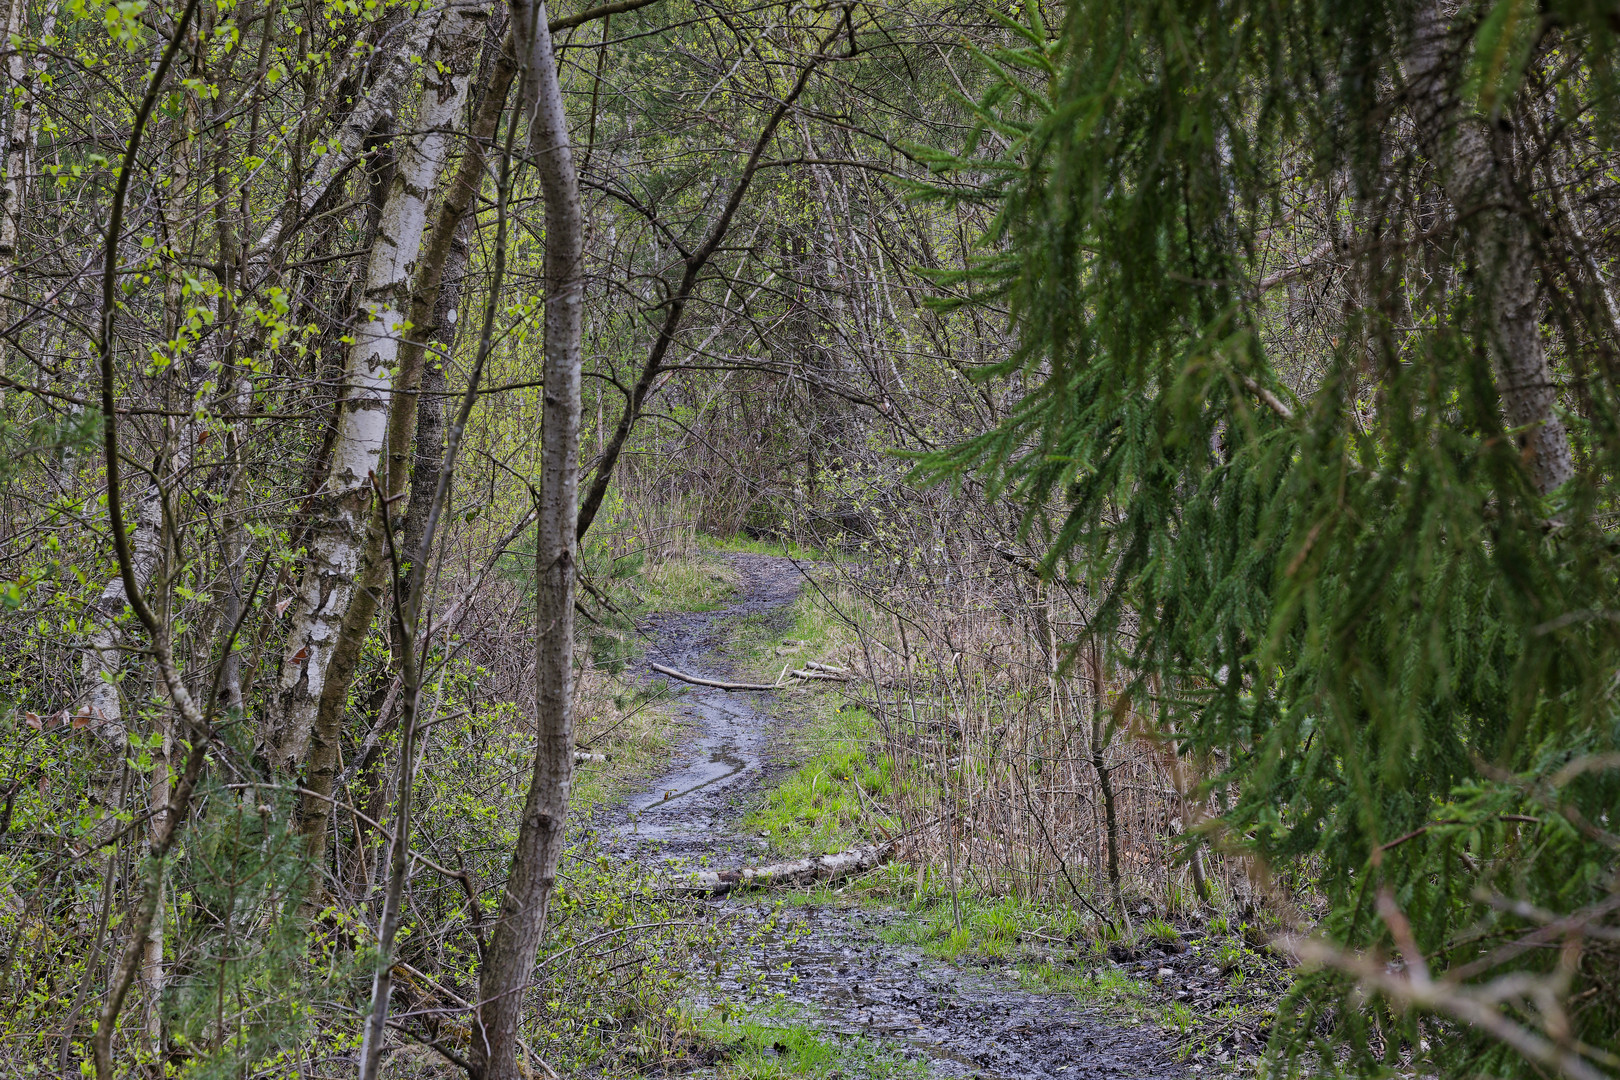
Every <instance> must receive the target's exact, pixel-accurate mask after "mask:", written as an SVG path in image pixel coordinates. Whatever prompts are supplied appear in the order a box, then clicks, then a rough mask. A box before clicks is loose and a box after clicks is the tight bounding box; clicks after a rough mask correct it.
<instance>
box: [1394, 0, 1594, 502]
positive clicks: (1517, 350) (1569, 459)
mask: <svg viewBox="0 0 1620 1080" xmlns="http://www.w3.org/2000/svg"><path fill="white" fill-rule="evenodd" d="M1451 30H1452V27H1451V22H1450V20H1449V19H1448V18H1447V16H1446V14H1445V10H1444V5H1443V4H1442V3H1441V2H1440V0H1426V2H1425V3H1424V4H1423V6H1422V7H1421V8H1419V10H1418V13H1417V17H1416V19H1415V20H1414V25H1413V37H1412V45H1411V49H1410V51H1409V52H1408V54H1407V58H1406V79H1407V90H1408V93H1409V95H1410V97H1411V105H1412V114H1413V119H1414V120H1415V121H1416V123H1417V127H1418V131H1419V133H1420V134H1421V136H1422V138H1423V141H1424V143H1425V144H1426V146H1427V147H1428V151H1429V153H1430V155H1431V156H1432V158H1433V159H1434V163H1435V167H1436V169H1437V171H1438V173H1439V176H1440V184H1441V186H1442V187H1443V188H1444V189H1445V192H1446V198H1448V199H1449V200H1450V201H1451V204H1452V206H1454V207H1455V208H1456V210H1457V212H1458V213H1459V214H1460V215H1463V217H1464V222H1463V233H1464V236H1465V237H1466V238H1467V240H1468V243H1469V248H1470V254H1471V256H1472V258H1473V262H1474V266H1475V269H1476V270H1477V272H1478V274H1479V278H1480V285H1481V287H1482V290H1483V293H1484V296H1483V300H1484V303H1483V308H1484V312H1483V319H1484V323H1485V332H1486V336H1487V342H1488V344H1489V346H1490V350H1491V356H1492V359H1493V360H1494V361H1495V364H1496V376H1497V393H1498V394H1499V395H1500V396H1501V398H1502V411H1503V412H1504V413H1505V414H1506V416H1507V422H1508V425H1509V426H1510V427H1513V428H1518V429H1520V430H1521V432H1522V434H1521V435H1520V439H1521V444H1522V446H1523V449H1524V452H1525V467H1526V470H1527V471H1528V473H1529V476H1530V480H1531V482H1532V483H1533V484H1534V485H1535V487H1536V490H1537V491H1539V492H1540V493H1541V494H1543V495H1545V494H1547V493H1549V492H1551V491H1553V490H1554V489H1555V488H1557V487H1558V486H1559V485H1561V484H1563V483H1564V481H1566V480H1568V479H1569V478H1570V477H1572V476H1574V475H1575V459H1574V456H1573V454H1572V453H1571V451H1570V445H1569V434H1568V432H1567V431H1565V429H1564V421H1563V419H1562V418H1561V417H1559V415H1558V412H1557V407H1558V388H1557V386H1556V385H1555V384H1554V383H1553V379H1552V373H1551V371H1550V370H1549V369H1548V366H1547V352H1546V347H1545V345H1544V344H1543V342H1542V339H1541V321H1540V315H1539V312H1540V302H1539V290H1538V287H1537V281H1536V251H1535V241H1534V238H1533V236H1532V234H1531V231H1530V225H1529V223H1528V222H1527V221H1526V220H1525V215H1524V213H1523V212H1522V211H1523V200H1522V199H1521V198H1520V197H1519V194H1518V190H1517V187H1516V185H1515V184H1514V178H1513V160H1512V147H1511V144H1510V143H1509V142H1508V141H1507V140H1506V139H1505V138H1504V137H1502V136H1501V133H1500V132H1498V131H1496V130H1495V126H1494V125H1492V124H1491V123H1490V122H1489V121H1488V120H1487V119H1486V118H1485V117H1483V116H1480V115H1477V114H1475V113H1472V112H1470V111H1469V110H1468V109H1467V108H1466V107H1465V106H1464V105H1463V104H1462V103H1461V102H1460V101H1459V100H1458V97H1457V93H1456V90H1455V88H1454V87H1453V86H1452V84H1451V81H1450V80H1448V79H1447V74H1448V71H1449V69H1451V68H1452V67H1454V65H1455V61H1456V60H1457V58H1458V50H1456V49H1453V48H1450V47H1448V45H1449V43H1448V38H1450V37H1451V36H1452V35H1451Z"/></svg>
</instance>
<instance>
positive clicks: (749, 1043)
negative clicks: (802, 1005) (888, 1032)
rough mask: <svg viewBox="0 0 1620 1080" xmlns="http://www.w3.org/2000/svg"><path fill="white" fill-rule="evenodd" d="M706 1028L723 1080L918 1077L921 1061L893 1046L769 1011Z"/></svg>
mask: <svg viewBox="0 0 1620 1080" xmlns="http://www.w3.org/2000/svg"><path fill="white" fill-rule="evenodd" d="M706 1034H708V1035H709V1037H710V1038H712V1039H714V1041H715V1042H716V1043H718V1044H719V1045H720V1046H721V1047H723V1048H724V1050H725V1053H726V1059H725V1061H724V1062H723V1063H722V1064H721V1065H720V1066H719V1067H718V1068H717V1069H716V1072H715V1074H716V1075H717V1076H721V1077H726V1078H728V1080H776V1078H777V1077H788V1076H793V1077H833V1076H844V1077H860V1078H863V1080H899V1078H903V1077H906V1078H909V1077H921V1076H923V1075H924V1074H925V1073H926V1072H927V1069H926V1067H925V1066H924V1065H923V1064H922V1062H920V1061H911V1060H907V1059H906V1058H905V1057H904V1056H903V1055H901V1054H900V1053H898V1052H896V1051H895V1050H893V1049H890V1048H888V1047H885V1046H882V1045H880V1044H878V1043H876V1042H874V1041H872V1040H871V1039H867V1038H864V1037H860V1036H854V1037H850V1036H839V1035H829V1034H826V1033H823V1032H818V1031H816V1030H815V1028H814V1027H812V1026H811V1025H809V1024H806V1023H796V1022H792V1021H791V1020H788V1019H787V1018H782V1019H781V1020H780V1022H777V1021H776V1019H775V1018H772V1017H769V1016H748V1017H744V1018H742V1019H741V1020H738V1021H736V1022H732V1023H727V1022H725V1019H724V1018H721V1019H720V1021H719V1022H718V1023H715V1022H714V1021H713V1020H712V1019H711V1022H710V1024H709V1025H708V1026H707V1029H706Z"/></svg>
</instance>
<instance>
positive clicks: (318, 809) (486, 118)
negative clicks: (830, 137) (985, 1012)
mask: <svg viewBox="0 0 1620 1080" xmlns="http://www.w3.org/2000/svg"><path fill="white" fill-rule="evenodd" d="M487 14H488V12H487V10H486V11H480V12H479V13H478V14H477V16H476V17H477V18H478V19H480V20H481V19H483V18H484V17H486V16H487ZM468 18H469V19H470V18H471V16H469V17H468ZM459 40H461V41H462V45H461V52H462V54H463V55H462V57H461V58H460V59H459V60H458V61H457V65H456V67H457V68H458V69H460V70H461V71H462V72H463V74H461V75H458V76H457V78H459V79H460V84H461V87H462V92H463V93H464V92H465V88H466V83H467V77H468V74H469V73H470V71H471V60H472V56H473V53H474V49H473V47H472V46H473V41H472V39H471V38H470V37H466V36H464V35H462V36H460V37H459ZM515 72H516V64H515V62H514V61H513V60H512V59H511V57H510V56H509V54H508V53H507V51H506V50H505V49H504V48H503V49H502V51H501V53H500V55H499V57H498V58H497V60H496V64H495V67H494V71H493V75H492V78H491V83H490V87H489V90H488V92H487V93H486V94H485V96H484V100H483V102H482V103H481V104H480V106H479V109H478V115H477V116H476V117H475V118H474V120H473V124H472V131H471V138H469V140H468V142H467V150H466V153H465V154H464V156H463V157H462V161H461V166H460V168H459V169H458V171H457V173H456V178H455V181H454V183H453V184H452V185H451V188H450V192H449V194H448V196H447V197H446V199H445V201H444V206H443V207H442V208H441V210H440V213H439V216H438V219H437V220H436V221H435V222H434V226H433V232H432V234H431V235H430V236H429V238H428V241H427V244H426V246H425V248H424V250H423V258H422V263H421V268H420V270H419V271H418V272H417V275H416V280H415V283H414V285H413V287H412V289H411V295H410V304H409V312H410V314H409V322H410V324H411V325H412V326H414V327H420V328H422V330H423V331H426V330H427V327H428V325H429V322H430V320H431V318H432V313H433V312H434V310H435V309H436V308H437V306H438V296H439V292H440V288H441V283H442V281H443V270H444V268H445V266H446V264H447V263H448V261H449V259H450V256H451V252H452V250H453V241H454V238H455V236H456V234H457V232H458V231H459V230H460V226H461V223H462V221H464V220H469V217H468V215H469V213H470V211H471V209H472V207H473V203H474V200H475V199H476V198H477V195H478V191H479V188H480V187H481V186H482V183H483V175H484V154H483V147H484V145H485V144H486V143H487V142H488V141H489V140H490V139H492V138H493V137H494V134H495V129H496V127H497V125H498V124H499V122H500V116H501V112H502V111H503V109H504V106H505V102H506V94H507V89H508V87H509V85H510V83H511V80H512V77H513V75H514V74H515ZM410 167H411V163H410V161H409V160H407V162H406V168H407V169H408V168H410ZM463 267H465V263H463ZM458 288H459V285H458ZM425 355H426V342H425V340H424V336H423V334H421V333H417V334H411V335H409V336H407V337H405V340H404V342H403V343H402V344H400V345H399V346H398V352H397V355H396V356H394V357H391V358H390V366H397V368H398V370H397V373H396V376H395V383H394V393H393V394H392V397H393V408H392V410H391V411H390V414H389V416H388V418H387V436H386V450H387V453H386V455H383V456H382V460H383V461H385V462H386V463H387V464H386V467H385V468H384V470H383V474H384V475H383V478H382V484H383V490H384V492H385V493H386V495H387V497H388V500H389V503H390V505H392V504H393V503H394V502H395V501H396V500H398V499H399V498H400V496H401V495H403V494H404V492H405V486H406V482H407V479H408V476H407V472H406V469H405V462H406V461H407V460H408V458H407V452H408V450H409V448H410V443H411V435H412V432H413V429H414V428H415V427H416V426H417V423H416V421H417V410H418V407H419V406H418V402H419V399H420V393H419V390H420V386H421V380H422V374H423V367H424V357H425ZM441 382H442V377H441ZM440 409H441V412H440V415H441V416H442V405H440ZM441 430H442V424H441ZM374 467H375V466H374ZM423 479H424V480H425V479H426V478H425V477H424V478H423ZM436 489H437V475H436V470H435V476H434V478H433V480H432V481H431V482H427V483H418V484H417V485H416V492H417V494H413V497H412V505H413V506H414V505H415V503H416V499H417V497H418V496H419V497H420V498H421V500H422V508H421V509H422V514H423V517H422V520H421V521H420V522H418V523H417V533H416V535H415V536H414V537H411V538H410V540H411V542H410V543H408V544H407V546H405V547H404V549H403V550H404V551H405V552H407V553H414V552H416V551H417V550H419V547H418V545H419V544H420V542H421V539H422V535H423V531H424V530H425V529H426V525H427V516H428V510H429V509H430V508H431V505H432V503H433V500H434V496H435V492H436ZM385 516H386V515H385V513H384V508H382V507H373V508H372V513H371V514H370V515H369V521H368V524H367V530H366V535H365V538H364V548H363V550H362V551H361V552H360V558H359V564H360V571H359V575H358V582H357V584H358V588H357V589H354V591H353V593H352V596H351V597H350V599H349V600H348V603H347V607H346V608H345V609H344V610H343V614H342V621H341V623H340V624H339V626H338V627H337V634H336V640H335V644H334V648H333V649H332V653H331V656H330V657H329V660H330V663H329V665H328V668H327V670H326V671H325V672H324V678H323V684H324V685H323V687H322V691H321V694H320V695H319V697H317V698H316V699H315V712H314V716H313V725H312V733H313V745H312V747H311V750H310V755H309V767H308V769H307V770H306V772H305V777H304V787H305V789H306V790H307V792H308V793H307V794H306V795H305V796H304V797H303V800H302V804H301V806H300V809H299V821H300V823H301V824H300V828H301V830H302V832H303V834H304V837H305V839H306V841H307V842H308V844H309V845H310V850H311V851H315V852H318V851H320V850H321V849H322V848H323V847H324V845H325V838H326V828H327V823H328V821H330V819H331V815H332V801H331V798H330V796H331V794H332V789H333V783H334V780H335V779H336V776H337V768H338V740H339V738H340V736H341V734H342V727H343V707H344V703H345V702H346V700H347V699H348V692H349V684H350V683H351V682H352V680H353V678H354V668H355V664H356V663H358V662H359V659H360V652H361V650H362V648H363V647H364V645H365V640H366V635H367V634H369V633H370V630H371V624H372V620H373V619H374V618H375V617H376V613H377V607H378V604H379V603H380V602H381V598H382V593H383V589H384V588H385V587H386V584H387V581H388V576H389V565H388V559H387V544H386V539H387V538H386V535H385V533H384V529H385V528H386V526H385V523H384V519H385ZM407 557H409V556H407ZM402 599H403V598H402ZM396 644H397V643H396Z"/></svg>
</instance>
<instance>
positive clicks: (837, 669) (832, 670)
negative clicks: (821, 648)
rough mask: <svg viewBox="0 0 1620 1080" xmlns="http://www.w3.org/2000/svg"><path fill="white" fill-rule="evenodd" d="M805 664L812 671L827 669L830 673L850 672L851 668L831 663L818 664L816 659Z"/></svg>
mask: <svg viewBox="0 0 1620 1080" xmlns="http://www.w3.org/2000/svg"><path fill="white" fill-rule="evenodd" d="M804 666H805V667H806V668H807V669H808V670H810V671H825V672H826V673H827V674H829V675H848V674H849V668H841V667H834V666H833V665H831V664H818V663H816V662H815V661H814V660H808V661H806V662H805V665H804Z"/></svg>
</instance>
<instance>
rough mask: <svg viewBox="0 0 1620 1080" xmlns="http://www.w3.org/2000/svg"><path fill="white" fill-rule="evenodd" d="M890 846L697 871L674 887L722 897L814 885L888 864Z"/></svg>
mask: <svg viewBox="0 0 1620 1080" xmlns="http://www.w3.org/2000/svg"><path fill="white" fill-rule="evenodd" d="M893 853H894V843H893V842H888V843H882V844H868V845H866V846H864V847H858V848H851V849H850V850H848V851H840V852H838V853H836V854H833V855H813V856H811V857H810V858H808V859H794V860H792V861H791V862H782V863H772V864H770V865H769V866H744V867H739V868H737V869H735V870H699V871H697V872H695V873H692V874H690V875H687V876H686V877H685V878H683V879H681V880H678V881H676V882H675V883H674V885H675V888H676V889H677V890H678V891H680V892H684V893H700V894H702V895H704V896H723V895H724V894H726V893H729V892H732V891H734V890H736V889H747V888H764V887H766V886H782V885H786V886H797V885H814V884H818V883H821V882H829V881H839V880H842V879H844V878H848V877H853V876H855V875H856V874H864V873H866V871H868V870H873V869H876V868H877V867H879V866H882V865H883V864H884V863H885V862H887V861H888V859H889V856H890V855H892V854H893Z"/></svg>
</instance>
